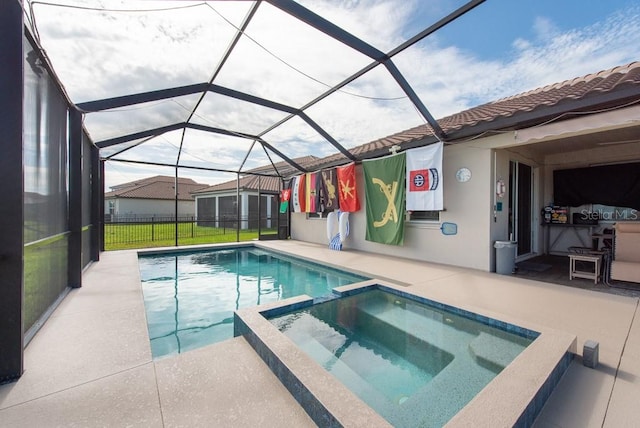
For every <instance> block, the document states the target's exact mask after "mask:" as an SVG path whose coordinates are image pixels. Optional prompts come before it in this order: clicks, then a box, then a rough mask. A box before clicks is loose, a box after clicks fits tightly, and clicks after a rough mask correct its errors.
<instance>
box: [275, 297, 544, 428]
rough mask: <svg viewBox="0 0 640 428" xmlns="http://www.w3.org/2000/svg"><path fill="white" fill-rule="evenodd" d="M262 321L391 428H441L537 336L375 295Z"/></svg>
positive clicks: (440, 309)
mask: <svg viewBox="0 0 640 428" xmlns="http://www.w3.org/2000/svg"><path fill="white" fill-rule="evenodd" d="M268 318H269V320H270V322H271V323H272V324H274V325H275V326H276V327H277V328H278V329H279V330H280V331H281V332H282V333H283V334H285V335H286V336H288V337H289V338H290V339H292V340H293V341H294V342H295V343H296V345H297V346H298V347H300V348H301V349H302V350H303V351H305V352H306V353H307V354H308V355H309V356H310V357H311V358H313V359H314V360H315V361H316V362H318V363H319V364H320V365H322V366H323V367H324V368H325V369H326V370H327V371H328V372H330V373H331V374H332V375H334V376H335V377H336V378H338V379H339V380H340V381H341V382H342V383H343V384H345V385H346V386H347V387H348V388H349V389H351V390H352V391H353V392H354V393H355V394H356V395H358V396H359V397H360V398H361V399H362V400H363V401H364V402H366V403H367V404H368V405H369V406H371V407H372V408H373V409H374V410H375V411H376V412H378V413H379V414H380V415H381V416H383V417H384V418H385V419H387V421H389V422H390V423H391V424H392V425H394V426H396V427H416V426H420V427H441V426H443V425H445V424H446V423H447V422H448V421H449V420H450V419H451V418H452V417H453V416H454V415H455V414H456V413H458V412H459V411H460V409H462V407H464V406H465V405H466V404H467V403H468V402H469V401H471V399H473V397H475V396H476V394H478V393H479V392H480V390H482V389H483V388H484V387H485V386H486V385H487V384H488V383H489V382H490V381H491V380H492V379H493V378H494V377H495V376H497V374H498V373H500V371H502V369H504V367H506V366H507V365H508V364H510V363H511V361H513V359H514V358H515V357H516V356H518V355H519V354H520V353H521V352H522V351H523V350H524V349H525V348H526V347H527V346H528V345H529V344H530V343H531V342H532V341H533V340H534V339H535V337H536V336H537V333H535V332H530V331H526V332H524V333H522V332H523V331H524V330H523V329H520V330H518V333H522V334H516V333H515V332H512V331H506V330H505V329H501V328H496V327H494V326H492V325H488V324H486V323H483V322H481V321H479V320H477V319H472V318H470V317H467V316H464V314H463V313H462V312H453V311H448V310H447V309H446V308H439V307H433V306H430V305H428V304H425V303H423V302H419V301H415V300H412V299H407V298H404V297H402V296H400V295H398V294H395V293H390V292H387V291H383V290H381V289H372V290H369V291H364V292H361V293H358V294H354V295H352V296H348V297H341V298H337V299H335V300H330V301H326V302H322V303H316V304H314V305H312V306H307V307H305V308H302V309H298V310H294V311H291V312H288V313H285V314H281V315H276V316H273V317H268ZM514 327H515V326H514Z"/></svg>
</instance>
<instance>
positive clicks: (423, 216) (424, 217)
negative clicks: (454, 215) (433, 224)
mask: <svg viewBox="0 0 640 428" xmlns="http://www.w3.org/2000/svg"><path fill="white" fill-rule="evenodd" d="M409 221H440V211H411V212H410V213H409Z"/></svg>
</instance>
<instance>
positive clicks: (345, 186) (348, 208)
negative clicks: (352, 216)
mask: <svg viewBox="0 0 640 428" xmlns="http://www.w3.org/2000/svg"><path fill="white" fill-rule="evenodd" d="M336 172H337V175H338V198H339V200H340V211H344V212H355V211H359V210H360V201H359V200H358V192H357V189H356V164H355V163H350V164H349V165H346V166H342V167H338V168H336Z"/></svg>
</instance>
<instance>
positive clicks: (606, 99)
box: [204, 62, 640, 192]
mask: <svg viewBox="0 0 640 428" xmlns="http://www.w3.org/2000/svg"><path fill="white" fill-rule="evenodd" d="M633 102H636V103H637V102H640V62H632V63H630V64H626V65H622V66H618V67H614V68H611V69H609V70H604V71H600V72H598V73H592V74H588V75H586V76H582V77H576V78H575V79H570V80H565V81H564V82H559V83H554V84H551V85H547V86H544V87H541V88H537V89H533V90H531V91H527V92H523V93H521V94H517V95H513V96H510V97H506V98H502V99H499V100H496V101H492V102H489V103H486V104H483V105H480V106H477V107H473V108H470V109H468V110H464V111H461V112H458V113H455V114H452V115H450V116H446V117H443V118H441V119H438V123H439V124H440V126H441V127H442V129H443V131H444V132H445V134H446V135H447V136H448V137H449V139H447V141H446V142H447V143H448V144H455V143H459V142H463V141H465V140H466V139H468V138H469V137H472V136H478V135H481V134H483V133H485V132H491V131H498V130H508V129H522V128H525V127H529V126H534V125H538V124H541V123H544V122H547V121H550V120H566V119H570V118H572V117H575V116H576V115H578V114H584V112H588V111H595V110H598V109H602V108H616V107H618V108H621V107H624V106H626V105H628V104H629V103H633ZM456 139H457V141H456ZM436 141H437V138H436V136H435V134H434V133H433V130H432V128H431V126H429V125H428V124H423V125H419V126H416V127H414V128H410V129H407V130H404V131H400V132H397V133H395V134H392V135H389V136H386V137H383V138H379V139H377V140H374V141H370V142H368V143H365V144H362V145H360V146H357V147H353V148H351V149H349V152H351V153H352V154H354V155H355V156H356V157H358V158H359V159H368V158H374V157H377V156H383V155H386V154H388V153H389V151H388V148H389V147H391V146H393V145H402V148H403V149H408V148H412V147H419V146H421V145H426V144H430V143H433V142H436ZM307 158H308V159H306V158H305V161H304V162H298V163H300V165H301V166H303V167H305V168H307V169H309V170H312V171H313V170H319V169H321V168H326V167H332V166H336V165H341V164H345V163H348V162H351V161H350V160H349V159H347V158H346V157H345V156H344V155H343V154H342V153H335V154H333V155H330V156H327V157H324V158H320V159H319V158H315V157H314V156H308V157H307ZM299 159H303V158H299ZM283 163H284V162H279V163H278V164H276V165H279V164H283ZM284 164H285V167H288V168H286V169H283V170H282V171H281V172H280V173H281V175H282V176H283V177H285V178H288V177H290V176H292V175H296V174H299V172H298V171H297V170H295V169H294V168H291V167H290V165H288V164H286V163H284ZM271 171H273V168H272V167H271V166H270V165H269V166H268V167H260V168H256V169H254V170H251V171H249V172H264V173H269V172H271ZM243 180H244V181H243ZM263 180H264V178H263ZM252 185H254V186H256V187H251V186H252ZM274 185H275V184H274ZM278 186H279V181H278ZM240 187H241V188H257V180H253V181H252V180H251V179H250V177H245V178H243V179H241V183H240ZM235 188H236V181H235V180H233V181H230V182H228V183H222V184H218V185H215V186H212V187H211V188H208V189H205V190H204V191H205V192H207V191H209V192H212V191H219V190H230V189H234V190H235ZM261 188H262V189H266V185H265V182H264V181H262V182H261ZM278 188H279V187H278Z"/></svg>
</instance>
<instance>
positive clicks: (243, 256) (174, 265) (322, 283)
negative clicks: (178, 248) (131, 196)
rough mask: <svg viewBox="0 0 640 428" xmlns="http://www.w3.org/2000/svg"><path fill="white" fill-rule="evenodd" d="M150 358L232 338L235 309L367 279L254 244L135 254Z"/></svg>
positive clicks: (317, 293)
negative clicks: (144, 311)
mask: <svg viewBox="0 0 640 428" xmlns="http://www.w3.org/2000/svg"><path fill="white" fill-rule="evenodd" d="M138 264H139V267H140V277H141V280H142V291H143V295H144V304H145V309H146V315H147V325H148V330H149V338H150V340H151V350H152V354H153V357H154V358H159V357H162V356H167V355H173V354H177V353H180V352H184V351H187V350H190V349H195V348H199V347H201V346H205V345H208V344H212V343H216V342H220V341H222V340H226V339H229V338H231V337H233V311H234V310H236V309H239V308H245V307H250V306H256V305H260V304H263V303H268V302H274V301H279V300H282V299H286V298H289V297H293V296H298V295H301V294H306V295H309V296H313V297H320V296H324V295H329V294H331V290H332V288H333V287H336V286H341V285H345V284H351V283H355V282H360V281H363V280H365V279H367V278H365V277H363V276H360V275H356V274H352V273H349V272H344V271H340V270H336V269H332V268H329V267H326V266H322V265H319V264H316V263H311V262H308V261H305V260H302V259H299V258H295V257H291V256H287V255H284V254H280V253H277V252H273V251H266V250H263V249H260V248H257V247H254V246H244V247H234V248H223V249H215V250H206V251H203V250H199V251H191V252H173V253H161V254H139V256H138Z"/></svg>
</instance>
